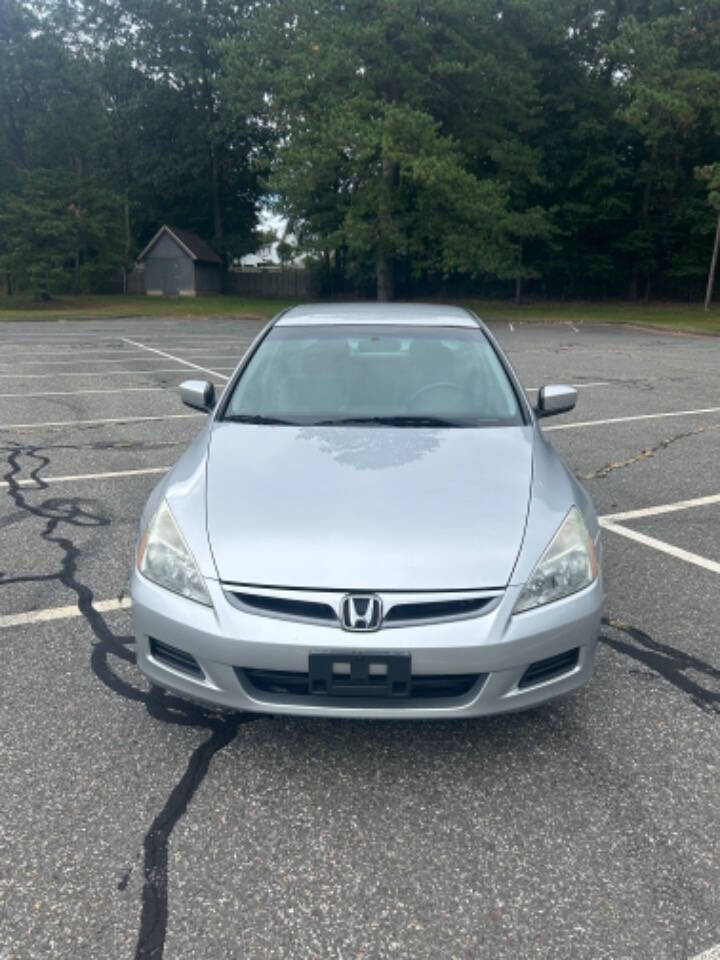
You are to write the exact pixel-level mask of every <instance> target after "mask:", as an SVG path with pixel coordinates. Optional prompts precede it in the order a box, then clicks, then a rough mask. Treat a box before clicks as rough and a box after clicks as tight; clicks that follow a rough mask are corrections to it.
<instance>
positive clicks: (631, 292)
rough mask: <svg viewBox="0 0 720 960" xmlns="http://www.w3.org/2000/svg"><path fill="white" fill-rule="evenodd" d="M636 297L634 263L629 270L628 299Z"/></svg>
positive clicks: (636, 278)
mask: <svg viewBox="0 0 720 960" xmlns="http://www.w3.org/2000/svg"><path fill="white" fill-rule="evenodd" d="M637 297H638V267H637V264H636V263H634V264H633V265H632V270H631V271H630V286H629V287H628V300H637Z"/></svg>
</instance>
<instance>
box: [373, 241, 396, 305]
mask: <svg viewBox="0 0 720 960" xmlns="http://www.w3.org/2000/svg"><path fill="white" fill-rule="evenodd" d="M376 276H377V298H378V300H380V301H381V302H382V303H387V301H388V300H392V298H393V295H394V293H395V285H394V283H393V274H392V263H391V261H390V257H388V256H386V255H385V254H384V253H383V252H382V251H381V250H378V253H377V263H376Z"/></svg>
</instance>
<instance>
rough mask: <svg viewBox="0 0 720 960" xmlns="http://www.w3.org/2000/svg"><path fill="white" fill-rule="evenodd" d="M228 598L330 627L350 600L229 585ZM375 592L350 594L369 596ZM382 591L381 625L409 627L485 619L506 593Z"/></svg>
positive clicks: (334, 594) (250, 608) (248, 608)
mask: <svg viewBox="0 0 720 960" xmlns="http://www.w3.org/2000/svg"><path fill="white" fill-rule="evenodd" d="M223 586H224V588H225V596H226V597H227V598H228V600H229V601H230V602H231V603H232V604H233V605H234V606H236V607H239V608H240V609H241V610H243V611H245V612H246V613H254V614H258V615H260V616H265V617H276V618H278V619H281V620H298V621H301V622H305V623H317V624H320V625H325V626H340V625H341V608H342V604H343V599H344V597H345V596H346V594H345V593H344V592H340V591H322V590H308V589H294V590H286V589H283V588H280V587H251V586H244V585H240V584H224V585H223ZM372 592H374V591H349V593H350V595H353V593H358V595H360V594H362V595H366V594H367V593H372ZM458 594H459V595H453V592H452V591H450V592H442V591H438V592H434V593H433V592H407V593H405V592H388V593H383V592H381V591H378V592H377V595H378V596H379V598H380V600H381V603H382V607H383V610H384V611H385V615H384V617H383V620H382V623H381V624H380V627H409V626H413V625H414V624H417V625H422V624H431V623H443V622H447V621H451V620H462V619H464V618H466V617H475V616H480V615H481V614H484V613H487V612H490V610H492V609H493V608H494V607H495V606H496V605H497V603H499V601H500V599H501V596H502V591H500V590H497V589H495V590H485V591H477V592H476V593H472V592H469V591H458Z"/></svg>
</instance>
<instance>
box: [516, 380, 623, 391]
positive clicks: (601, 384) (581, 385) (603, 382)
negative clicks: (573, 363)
mask: <svg viewBox="0 0 720 960" xmlns="http://www.w3.org/2000/svg"><path fill="white" fill-rule="evenodd" d="M570 386H571V387H575V389H576V390H584V389H586V388H587V387H609V386H610V383H609V382H608V381H607V380H597V381H596V382H594V383H571V384H570ZM525 389H526V390H539V389H540V387H525Z"/></svg>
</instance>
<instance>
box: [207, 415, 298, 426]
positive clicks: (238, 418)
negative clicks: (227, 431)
mask: <svg viewBox="0 0 720 960" xmlns="http://www.w3.org/2000/svg"><path fill="white" fill-rule="evenodd" d="M223 420H227V421H229V422H230V423H261V424H282V425H284V426H292V427H297V426H298V424H297V422H296V421H294V420H283V419H282V418H281V417H265V416H263V415H262V414H261V413H229V414H226V416H224V417H223Z"/></svg>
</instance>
